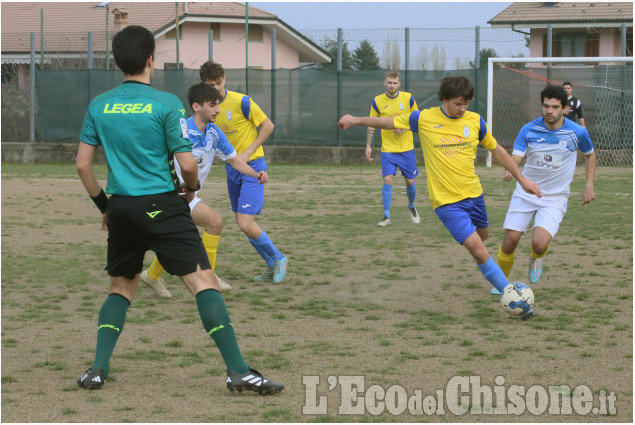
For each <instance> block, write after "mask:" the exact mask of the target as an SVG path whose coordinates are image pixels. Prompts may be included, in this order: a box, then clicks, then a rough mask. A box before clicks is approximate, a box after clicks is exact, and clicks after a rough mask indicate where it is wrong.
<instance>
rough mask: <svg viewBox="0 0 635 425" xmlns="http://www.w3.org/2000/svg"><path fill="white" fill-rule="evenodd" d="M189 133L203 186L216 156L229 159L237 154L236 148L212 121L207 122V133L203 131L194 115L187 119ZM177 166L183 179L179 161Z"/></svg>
mask: <svg viewBox="0 0 635 425" xmlns="http://www.w3.org/2000/svg"><path fill="white" fill-rule="evenodd" d="M187 134H188V137H189V138H190V141H191V142H192V155H193V156H194V159H195V160H196V163H197V164H198V180H199V182H201V186H203V183H204V182H205V179H206V178H207V175H208V174H209V171H210V169H211V168H212V162H213V161H214V157H215V156H217V157H219V158H220V159H221V160H223V161H227V160H228V159H231V158H233V157H235V156H236V150H235V149H234V147H233V146H232V145H231V143H229V141H228V140H227V136H225V133H223V132H222V131H221V129H220V128H218V127H217V126H216V124H214V123H211V122H210V123H207V125H206V126H205V133H202V132H201V131H200V130H199V129H198V127H197V126H196V124H195V123H194V117H190V118H188V120H187ZM175 163H176V161H175ZM175 167H176V172H177V173H178V174H179V178H180V179H181V181H183V176H182V175H181V169H180V168H179V166H178V163H176V165H175Z"/></svg>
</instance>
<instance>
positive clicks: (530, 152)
mask: <svg viewBox="0 0 635 425" xmlns="http://www.w3.org/2000/svg"><path fill="white" fill-rule="evenodd" d="M578 150H579V151H581V152H582V153H583V154H584V155H590V154H592V153H593V143H592V142H591V138H590V137H589V132H588V131H587V130H586V128H584V127H582V126H581V125H579V124H576V123H574V122H573V121H571V120H569V119H567V118H565V119H564V124H563V125H562V127H560V128H559V129H557V130H549V129H548V128H547V127H546V126H545V123H544V118H538V119H536V120H533V121H531V122H530V123H528V124H526V125H525V126H523V128H522V129H521V130H520V132H519V133H518V137H516V141H515V142H514V151H513V152H512V153H513V155H518V156H527V163H526V164H525V168H524V170H523V175H524V176H525V177H527V178H528V179H530V180H533V181H535V182H536V183H537V184H538V186H539V187H540V191H541V192H542V196H543V197H565V198H568V197H569V193H570V189H569V186H570V185H571V181H572V180H573V173H574V172H575V165H576V160H577V156H578V152H577V151H578ZM514 195H519V196H527V197H535V196H536V195H532V194H528V193H527V192H525V191H524V190H523V189H522V187H520V185H519V184H517V185H516V192H515V193H514Z"/></svg>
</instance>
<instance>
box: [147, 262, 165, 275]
mask: <svg viewBox="0 0 635 425" xmlns="http://www.w3.org/2000/svg"><path fill="white" fill-rule="evenodd" d="M164 271H165V269H164V268H163V266H162V265H161V263H159V259H158V258H157V257H154V260H152V264H151V265H150V268H149V269H148V277H149V278H150V279H154V280H157V279H161V275H162V274H163V272H164Z"/></svg>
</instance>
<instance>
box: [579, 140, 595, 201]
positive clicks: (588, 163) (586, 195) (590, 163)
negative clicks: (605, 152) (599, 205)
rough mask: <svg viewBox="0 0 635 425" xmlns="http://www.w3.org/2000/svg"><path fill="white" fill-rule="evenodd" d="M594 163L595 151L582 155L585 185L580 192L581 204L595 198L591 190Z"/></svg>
mask: <svg viewBox="0 0 635 425" xmlns="http://www.w3.org/2000/svg"><path fill="white" fill-rule="evenodd" d="M596 163H597V157H596V155H595V152H593V153H592V154H590V155H586V156H585V157H584V167H585V174H586V185H585V186H584V192H582V205H585V204H588V203H589V202H591V201H592V200H594V199H595V192H594V190H593V179H594V178H595V166H596Z"/></svg>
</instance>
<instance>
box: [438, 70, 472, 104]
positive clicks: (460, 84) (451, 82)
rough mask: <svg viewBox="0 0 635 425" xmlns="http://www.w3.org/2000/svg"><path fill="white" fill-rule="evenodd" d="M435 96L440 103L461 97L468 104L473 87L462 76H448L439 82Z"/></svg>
mask: <svg viewBox="0 0 635 425" xmlns="http://www.w3.org/2000/svg"><path fill="white" fill-rule="evenodd" d="M437 96H438V98H439V100H440V101H442V102H443V101H444V100H449V99H452V98H454V97H462V98H463V100H465V101H466V102H469V101H470V100H472V98H473V97H474V85H473V84H472V82H471V81H470V80H468V79H467V78H465V77H463V76H462V75H448V76H447V77H444V78H443V79H442V80H441V85H440V86H439V91H438V92H437Z"/></svg>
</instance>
